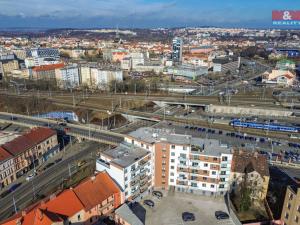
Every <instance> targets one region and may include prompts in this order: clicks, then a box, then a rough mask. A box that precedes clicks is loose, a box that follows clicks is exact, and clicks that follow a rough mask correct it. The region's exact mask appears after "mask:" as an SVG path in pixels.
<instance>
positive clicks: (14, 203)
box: [13, 196, 18, 213]
mask: <svg viewBox="0 0 300 225" xmlns="http://www.w3.org/2000/svg"><path fill="white" fill-rule="evenodd" d="M13 205H14V209H15V213H17V212H18V210H17V206H16V201H15V196H13Z"/></svg>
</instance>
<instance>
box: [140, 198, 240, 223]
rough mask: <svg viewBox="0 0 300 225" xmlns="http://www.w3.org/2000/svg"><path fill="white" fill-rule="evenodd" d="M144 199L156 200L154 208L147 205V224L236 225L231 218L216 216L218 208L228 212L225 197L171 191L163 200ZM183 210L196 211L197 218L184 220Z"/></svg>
mask: <svg viewBox="0 0 300 225" xmlns="http://www.w3.org/2000/svg"><path fill="white" fill-rule="evenodd" d="M144 199H152V200H154V202H155V207H154V208H149V207H147V206H145V209H146V221H145V225H219V224H220V225H234V223H233V222H232V221H231V219H229V220H222V221H218V220H217V219H216V218H215V216H214V213H215V211H217V210H222V211H224V212H227V210H226V205H225V203H224V200H223V199H215V198H210V197H205V196H198V195H192V194H185V193H179V192H175V193H170V192H169V193H168V194H165V195H164V197H163V198H162V199H161V200H159V199H157V198H155V197H152V196H148V197H146V198H144ZM141 204H142V203H141ZM183 212H191V213H194V215H195V217H196V220H195V221H193V222H184V221H183V220H182V218H181V215H182V213H183Z"/></svg>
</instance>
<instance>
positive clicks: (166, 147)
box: [125, 128, 232, 195]
mask: <svg viewBox="0 0 300 225" xmlns="http://www.w3.org/2000/svg"><path fill="white" fill-rule="evenodd" d="M125 142H127V143H131V144H132V145H134V146H137V147H140V148H143V149H145V150H148V151H150V152H151V167H152V168H151V170H152V171H153V173H152V184H153V186H154V188H159V189H175V190H176V191H183V192H189V193H197V194H203V195H224V194H225V193H226V191H227V190H229V188H230V186H229V178H230V171H231V161H232V153H231V149H230V148H228V147H227V146H226V145H222V144H221V143H220V142H219V141H218V140H213V139H201V138H194V137H191V136H189V135H180V134H175V133H173V132H171V131H169V130H162V129H153V128H139V129H138V130H136V131H133V132H131V133H130V134H129V135H127V137H125Z"/></svg>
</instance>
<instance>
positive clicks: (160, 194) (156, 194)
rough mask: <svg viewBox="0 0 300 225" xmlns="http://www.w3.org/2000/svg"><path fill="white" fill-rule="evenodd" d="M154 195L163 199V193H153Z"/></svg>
mask: <svg viewBox="0 0 300 225" xmlns="http://www.w3.org/2000/svg"><path fill="white" fill-rule="evenodd" d="M152 195H153V196H155V197H157V198H162V197H163V193H162V192H160V191H153V192H152Z"/></svg>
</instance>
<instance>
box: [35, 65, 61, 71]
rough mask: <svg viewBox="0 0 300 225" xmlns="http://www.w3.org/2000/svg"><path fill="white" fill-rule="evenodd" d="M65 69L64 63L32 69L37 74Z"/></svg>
mask: <svg viewBox="0 0 300 225" xmlns="http://www.w3.org/2000/svg"><path fill="white" fill-rule="evenodd" d="M63 67H64V63H58V64H50V65H43V66H35V67H33V68H32V70H33V71H35V72H40V71H48V70H55V69H60V68H63Z"/></svg>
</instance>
